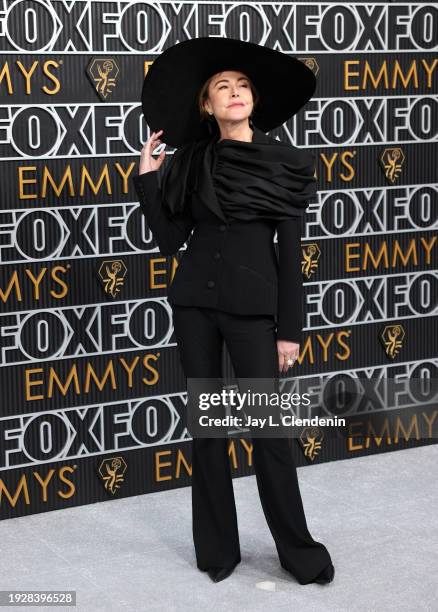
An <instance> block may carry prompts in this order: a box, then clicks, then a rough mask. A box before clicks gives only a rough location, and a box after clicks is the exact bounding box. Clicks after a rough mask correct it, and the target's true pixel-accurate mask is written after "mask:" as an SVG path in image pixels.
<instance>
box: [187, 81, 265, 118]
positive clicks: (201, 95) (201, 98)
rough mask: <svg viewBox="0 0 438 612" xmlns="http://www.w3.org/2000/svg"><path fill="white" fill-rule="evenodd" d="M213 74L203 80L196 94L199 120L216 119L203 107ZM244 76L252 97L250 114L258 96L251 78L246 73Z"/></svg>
mask: <svg viewBox="0 0 438 612" xmlns="http://www.w3.org/2000/svg"><path fill="white" fill-rule="evenodd" d="M214 76H215V75H214V74H212V75H211V77H210V78H208V79H207V80H206V81H205V83H204V85H203V86H202V87H201V89H200V91H199V94H198V107H199V114H200V118H201V121H209V120H211V119H213V120H214V121H216V119H215V117H214V115H209V114H208V112H207V111H206V110H205V108H204V103H205V102H206V101H207V98H208V88H209V86H210V83H211V81H212V80H213V77H214ZM245 77H246V78H247V79H248V82H249V86H250V88H251V93H252V99H253V107H252V112H251V115H252V113H253V112H254V109H255V107H256V106H257V103H258V101H259V98H260V97H259V94H258V91H257V89H256V88H255V85H254V83H253V82H252V80H251V79H250V78H249V77H248V76H247V75H245ZM210 117H211V119H210Z"/></svg>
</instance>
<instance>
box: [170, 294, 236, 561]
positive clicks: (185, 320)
mask: <svg viewBox="0 0 438 612" xmlns="http://www.w3.org/2000/svg"><path fill="white" fill-rule="evenodd" d="M215 315H216V311H214V310H211V309H203V308H194V307H188V306H173V324H174V330H175V337H176V340H177V343H178V349H179V354H180V357H181V365H182V368H183V371H184V374H185V376H186V377H187V378H191V377H193V378H210V379H212V381H213V379H215V378H217V385H216V386H217V388H216V390H217V391H218V392H219V391H220V390H221V380H220V378H221V375H222V372H221V366H222V348H223V338H222V336H221V334H220V331H219V328H218V327H217V322H216V318H215ZM212 385H214V381H213V382H212ZM209 390H210V391H213V390H214V389H213V388H211V389H209ZM228 445H229V440H228V439H227V438H193V439H192V441H191V446H192V530H193V542H194V546H195V554H196V561H197V566H198V568H199V569H201V570H207V569H208V568H209V567H230V566H231V565H233V564H234V563H236V562H239V561H240V560H241V557H240V544H239V532H238V526H237V513H236V506H235V500H234V491H233V483H232V477H231V467H230V461H229V455H228Z"/></svg>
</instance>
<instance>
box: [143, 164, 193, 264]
mask: <svg viewBox="0 0 438 612" xmlns="http://www.w3.org/2000/svg"><path fill="white" fill-rule="evenodd" d="M132 180H133V183H134V186H135V190H136V192H137V196H138V200H139V203H140V208H141V211H142V213H143V214H144V215H145V217H146V220H147V223H148V226H149V228H150V229H151V231H152V234H153V235H154V238H155V241H156V243H157V245H158V248H159V249H160V252H161V253H162V254H163V255H173V254H174V253H176V252H177V251H178V250H179V248H180V247H181V246H182V245H183V244H184V243H185V241H186V240H187V238H188V237H189V235H190V233H191V230H192V228H193V227H194V224H195V223H194V220H193V218H192V215H191V213H190V211H189V209H188V208H187V207H186V208H185V209H184V212H183V213H181V214H179V215H175V216H173V217H171V218H170V217H169V216H168V215H167V214H166V213H165V211H164V210H163V208H162V205H161V190H160V187H159V185H158V171H157V170H151V171H150V172H145V173H143V174H137V175H135V176H133V177H132Z"/></svg>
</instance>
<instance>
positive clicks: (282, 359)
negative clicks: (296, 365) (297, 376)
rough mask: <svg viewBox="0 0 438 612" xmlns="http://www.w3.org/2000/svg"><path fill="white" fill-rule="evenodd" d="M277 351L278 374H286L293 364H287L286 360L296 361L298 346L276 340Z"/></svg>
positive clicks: (293, 343) (286, 341)
mask: <svg viewBox="0 0 438 612" xmlns="http://www.w3.org/2000/svg"><path fill="white" fill-rule="evenodd" d="M277 350H278V368H279V370H280V373H282V374H286V372H287V371H288V369H289V368H290V367H292V365H293V364H290V365H289V364H288V363H287V362H288V360H289V359H291V360H292V361H293V362H295V361H296V360H297V359H298V355H299V351H300V345H299V344H297V343H296V342H289V340H277Z"/></svg>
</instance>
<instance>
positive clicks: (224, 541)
mask: <svg viewBox="0 0 438 612" xmlns="http://www.w3.org/2000/svg"><path fill="white" fill-rule="evenodd" d="M172 310H173V325H174V331H175V338H176V341H177V344H178V351H179V355H180V359H181V365H182V368H183V371H184V375H185V376H186V377H193V378H196V377H205V378H214V377H221V375H222V372H221V368H222V347H223V342H225V344H226V347H227V349H228V352H229V355H230V358H231V362H232V364H233V368H234V371H235V375H236V377H237V378H251V377H253V378H256V377H260V378H262V377H265V378H271V377H272V378H274V377H278V375H279V370H278V355H277V345H276V330H275V322H274V319H273V317H271V316H269V315H249V316H246V315H235V314H232V313H226V312H222V311H219V310H215V309H212V308H203V307H202V308H198V307H192V306H179V305H175V304H173V305H172ZM292 442H295V441H292ZM191 443H192V516H193V524H192V525H193V540H194V545H195V552H196V560H197V566H198V568H199V569H201V570H207V569H208V568H209V567H229V566H231V565H232V564H233V563H234V562H239V561H240V560H241V557H240V544H239V533H238V527H237V514H236V506H235V500H234V491H233V485H232V476H231V466H230V460H229V456H228V444H229V438H228V439H227V438H197V437H195V438H193V439H192V441H191ZM251 443H252V446H253V452H252V454H253V463H254V471H255V475H256V481H257V487H258V491H259V496H260V501H261V504H262V508H263V512H264V514H265V517H266V521H267V523H268V526H269V529H270V531H271V533H272V536H273V539H274V542H275V545H276V548H277V552H278V556H279V559H280V563H281V565H282V566H283V567H284V568H285V569H286V570H288V571H289V572H291V573H292V574H293V575H294V576H295V577H296V579H297V580H298V582H300V583H301V584H306V583H308V582H311V581H312V580H313V579H314V578H316V576H317V575H318V574H319V573H320V572H321V570H323V569H324V568H325V567H326V566H327V565H329V563H330V562H331V559H330V555H329V553H328V551H327V549H326V547H325V546H324V545H323V544H321V543H320V542H317V541H315V540H314V539H313V538H312V536H311V535H310V533H309V530H308V528H307V524H306V518H305V514H304V508H303V503H302V499H301V494H300V489H299V484H298V478H297V472H296V466H295V461H294V458H293V454H292V449H291V440H290V439H288V438H260V437H255V436H253V437H252V440H251ZM295 443H296V442H295Z"/></svg>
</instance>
